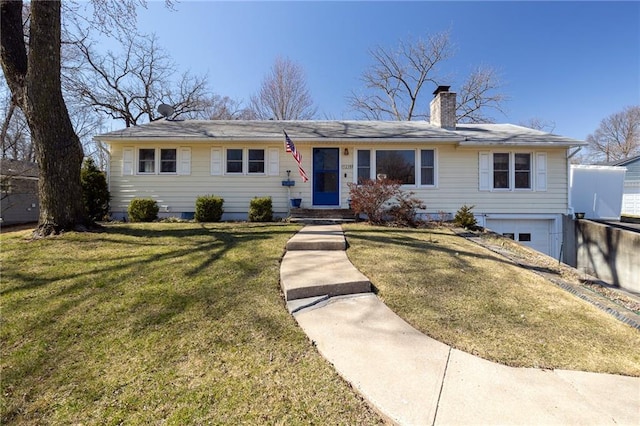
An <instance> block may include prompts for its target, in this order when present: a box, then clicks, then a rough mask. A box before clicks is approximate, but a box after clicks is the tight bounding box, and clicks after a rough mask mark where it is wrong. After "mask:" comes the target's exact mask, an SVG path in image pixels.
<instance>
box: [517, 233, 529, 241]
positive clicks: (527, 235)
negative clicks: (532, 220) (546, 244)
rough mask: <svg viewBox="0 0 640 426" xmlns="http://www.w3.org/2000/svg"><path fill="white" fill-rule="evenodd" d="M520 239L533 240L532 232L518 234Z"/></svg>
mask: <svg viewBox="0 0 640 426" xmlns="http://www.w3.org/2000/svg"><path fill="white" fill-rule="evenodd" d="M518 241H531V234H528V233H527V234H518Z"/></svg>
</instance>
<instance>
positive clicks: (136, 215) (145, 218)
mask: <svg viewBox="0 0 640 426" xmlns="http://www.w3.org/2000/svg"><path fill="white" fill-rule="evenodd" d="M159 210H160V209H159V208H158V203H157V202H156V200H154V199H152V198H134V199H133V200H131V202H130V203H129V209H128V210H127V212H128V213H129V220H130V221H131V222H153V221H154V220H156V219H158V211H159Z"/></svg>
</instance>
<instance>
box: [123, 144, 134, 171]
mask: <svg viewBox="0 0 640 426" xmlns="http://www.w3.org/2000/svg"><path fill="white" fill-rule="evenodd" d="M133 153H134V151H133V148H124V149H123V150H122V176H129V175H132V174H133V157H134V156H133Z"/></svg>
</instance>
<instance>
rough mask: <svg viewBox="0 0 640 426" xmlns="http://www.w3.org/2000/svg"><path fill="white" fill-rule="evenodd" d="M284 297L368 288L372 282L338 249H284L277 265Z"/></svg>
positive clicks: (360, 290)
mask: <svg viewBox="0 0 640 426" xmlns="http://www.w3.org/2000/svg"><path fill="white" fill-rule="evenodd" d="M280 285H281V286H282V291H283V292H284V297H285V300H287V301H291V300H298V299H306V298H311V297H316V296H329V297H333V296H341V295H347V294H356V293H368V292H370V291H371V282H370V281H369V279H368V278H367V277H366V276H365V275H364V274H362V273H361V272H360V271H358V270H357V269H356V268H355V267H354V266H353V265H352V264H351V262H350V261H349V259H348V258H347V253H346V252H344V251H338V250H300V251H296V250H294V251H287V253H286V254H285V255H284V258H283V259H282V264H281V265H280Z"/></svg>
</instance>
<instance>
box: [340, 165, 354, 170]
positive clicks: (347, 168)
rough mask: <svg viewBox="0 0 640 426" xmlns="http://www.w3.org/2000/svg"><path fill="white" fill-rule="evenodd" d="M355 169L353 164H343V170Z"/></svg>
mask: <svg viewBox="0 0 640 426" xmlns="http://www.w3.org/2000/svg"><path fill="white" fill-rule="evenodd" d="M352 169H353V164H343V165H342V170H352Z"/></svg>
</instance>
